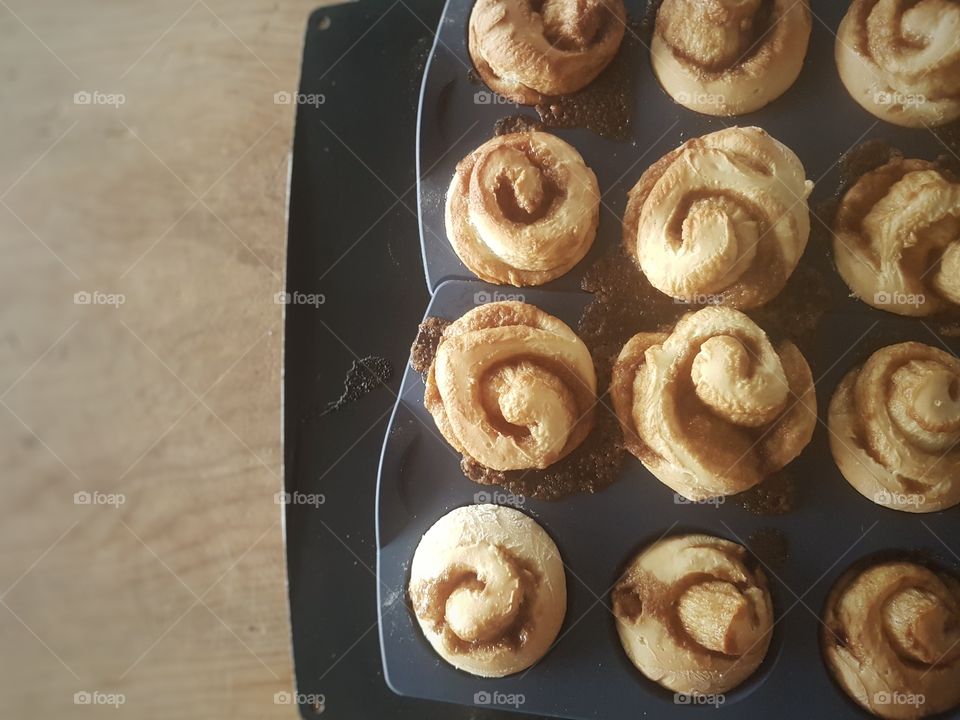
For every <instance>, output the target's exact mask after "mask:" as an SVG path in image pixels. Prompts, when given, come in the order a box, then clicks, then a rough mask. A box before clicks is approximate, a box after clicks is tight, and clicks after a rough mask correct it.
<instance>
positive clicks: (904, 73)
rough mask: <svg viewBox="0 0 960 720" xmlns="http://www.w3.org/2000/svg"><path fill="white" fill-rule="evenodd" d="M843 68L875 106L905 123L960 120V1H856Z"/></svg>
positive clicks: (840, 50)
mask: <svg viewBox="0 0 960 720" xmlns="http://www.w3.org/2000/svg"><path fill="white" fill-rule="evenodd" d="M835 54H836V59H837V69H838V70H839V71H840V78H841V79H842V80H843V84H844V85H846V87H847V91H848V92H849V93H850V95H851V96H852V97H853V99H854V100H856V101H857V102H858V103H859V104H860V105H862V106H863V108H864V109H866V110H867V112H870V113H872V114H873V115H875V116H877V117H878V118H880V119H881V120H886V121H887V122H890V123H894V124H895V125H902V126H905V127H925V126H936V125H943V124H945V123H948V122H952V121H954V120H956V119H958V118H960V2H957V0H919V2H918V1H917V0H853V2H852V3H851V4H850V9H849V10H847V14H846V16H844V18H843V21H842V22H841V23H840V28H839V29H838V31H837V42H836V46H835Z"/></svg>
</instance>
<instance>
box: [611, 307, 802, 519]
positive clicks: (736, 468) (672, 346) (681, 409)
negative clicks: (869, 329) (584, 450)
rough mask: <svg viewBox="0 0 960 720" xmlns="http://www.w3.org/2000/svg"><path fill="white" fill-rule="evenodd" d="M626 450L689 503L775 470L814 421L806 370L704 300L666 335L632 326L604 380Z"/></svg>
mask: <svg viewBox="0 0 960 720" xmlns="http://www.w3.org/2000/svg"><path fill="white" fill-rule="evenodd" d="M610 395H611V398H612V400H613V406H614V409H615V411H616V413H617V417H618V418H619V419H620V424H621V427H622V428H623V432H624V436H625V438H626V443H627V449H628V450H630V452H631V453H633V454H634V455H635V456H636V457H638V458H639V459H640V461H641V462H643V464H644V465H645V466H646V468H647V469H648V470H649V471H650V472H651V473H653V474H654V475H655V476H656V477H657V478H658V479H659V480H660V481H661V482H662V483H664V484H665V485H667V486H668V487H670V488H671V489H673V490H674V491H675V492H677V493H679V494H680V495H682V496H684V497H686V498H689V499H691V500H704V499H707V498H711V497H718V496H725V495H733V494H736V493H739V492H743V491H744V490H747V489H749V488H751V487H753V486H754V485H756V484H757V483H759V482H761V481H763V480H764V479H765V478H766V477H768V476H770V475H772V474H773V473H775V472H776V471H778V470H780V469H781V468H783V467H784V466H785V465H787V463H789V462H790V461H791V460H793V459H794V458H795V457H796V456H797V455H799V454H800V452H801V451H802V450H803V449H804V448H805V447H806V446H807V444H808V443H809V442H810V439H811V438H812V437H813V431H814V428H815V426H816V422H817V402H816V394H815V391H814V385H813V377H812V375H811V373H810V367H809V366H808V365H807V362H806V360H805V359H804V357H803V355H802V354H801V353H800V351H799V350H798V349H797V347H796V346H795V345H794V344H793V343H791V342H787V341H784V342H782V343H780V345H779V346H778V347H776V348H775V347H774V346H773V344H772V343H771V342H770V340H769V338H767V336H766V334H765V333H764V332H763V331H762V330H761V329H760V328H759V327H757V325H756V324H754V322H753V321H752V320H750V318H748V317H747V316H746V315H744V314H743V313H741V312H738V311H737V310H731V309H730V308H722V307H711V308H705V309H703V310H699V311H697V312H695V313H690V314H688V315H685V316H684V317H683V318H681V319H680V321H679V322H678V323H677V325H676V327H674V329H673V331H672V332H670V333H669V334H666V333H639V334H637V335H635V336H634V337H633V338H632V339H631V340H630V341H629V342H627V344H626V345H625V346H624V348H623V350H622V351H621V352H620V355H619V357H618V358H617V361H616V363H615V365H614V367H613V380H612V382H611V385H610Z"/></svg>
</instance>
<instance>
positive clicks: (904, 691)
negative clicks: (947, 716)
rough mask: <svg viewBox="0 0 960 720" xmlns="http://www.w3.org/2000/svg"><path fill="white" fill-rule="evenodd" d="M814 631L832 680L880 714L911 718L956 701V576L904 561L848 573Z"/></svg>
mask: <svg viewBox="0 0 960 720" xmlns="http://www.w3.org/2000/svg"><path fill="white" fill-rule="evenodd" d="M824 620H825V622H824V627H823V630H822V632H821V637H822V642H823V652H824V657H825V659H826V662H827V666H828V667H829V668H830V671H831V672H832V673H833V676H834V677H835V678H836V680H837V682H838V683H840V686H841V687H842V688H843V689H844V691H846V693H847V694H848V695H849V696H850V697H851V698H853V699H854V700H855V701H856V702H857V703H858V704H859V705H861V706H862V707H863V708H864V709H866V710H868V711H869V712H871V713H873V714H874V715H878V716H880V717H882V718H891V719H892V720H913V719H914V718H922V717H926V716H927V715H934V714H936V713H941V712H945V711H947V710H950V709H952V708H955V707H956V706H957V705H958V704H960V582H958V581H957V579H956V578H955V577H954V576H953V575H950V574H949V573H946V572H940V571H937V570H935V569H932V568H928V567H925V566H923V565H919V564H917V563H914V562H908V561H905V560H904V561H887V562H878V563H874V564H871V565H869V566H867V567H857V568H854V569H852V570H849V571H847V572H846V573H845V574H844V575H843V576H842V577H841V578H840V579H839V580H838V581H837V583H836V585H834V587H833V589H832V590H831V591H830V595H829V597H828V598H827V608H826V616H825V618H824Z"/></svg>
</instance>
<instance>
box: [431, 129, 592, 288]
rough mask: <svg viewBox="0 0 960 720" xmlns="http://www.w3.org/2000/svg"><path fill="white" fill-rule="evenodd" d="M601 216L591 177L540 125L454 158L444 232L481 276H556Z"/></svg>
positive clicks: (584, 246)
mask: <svg viewBox="0 0 960 720" xmlns="http://www.w3.org/2000/svg"><path fill="white" fill-rule="evenodd" d="M599 222H600V189H599V186H598V185H597V177H596V175H594V174H593V171H592V170H591V169H590V168H588V167H587V166H586V165H585V164H584V162H583V158H582V157H580V154H579V153H578V152H577V151H576V150H575V149H574V148H573V147H572V146H571V145H568V144H567V143H565V142H564V141H563V140H561V139H560V138H558V137H556V136H554V135H551V134H549V133H543V132H521V133H510V134H507V135H500V136H498V137H495V138H493V139H492V140H489V141H487V142H485V143H484V144H483V145H481V146H480V147H479V148H477V149H476V150H474V151H473V152H472V153H470V154H469V155H468V156H467V157H466V158H464V159H463V160H462V161H461V162H460V163H459V164H458V165H457V170H456V173H455V174H454V176H453V181H452V182H451V183H450V189H449V190H448V191H447V205H446V226H447V236H448V237H449V238H450V242H451V244H452V245H453V249H454V251H455V252H456V253H457V256H458V257H459V258H460V259H461V260H462V261H463V264H464V265H466V266H467V267H468V268H469V269H470V270H471V271H472V272H473V273H474V274H476V275H477V277H479V278H480V279H481V280H486V281H488V282H493V283H499V284H509V285H516V286H525V285H542V284H543V283H545V282H549V281H550V280H554V279H555V278H558V277H560V276H561V275H563V274H564V273H566V272H567V271H568V270H570V269H571V268H572V267H573V266H574V265H576V264H577V263H578V262H580V260H581V259H582V258H583V256H584V255H586V254H587V251H588V250H589V249H590V246H591V245H593V240H594V238H595V237H596V235H597V225H598V223H599Z"/></svg>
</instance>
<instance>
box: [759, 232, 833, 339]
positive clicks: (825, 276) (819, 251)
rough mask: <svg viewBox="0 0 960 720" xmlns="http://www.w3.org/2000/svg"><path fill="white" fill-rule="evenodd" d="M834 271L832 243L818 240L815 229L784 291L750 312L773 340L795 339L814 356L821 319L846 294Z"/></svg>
mask: <svg viewBox="0 0 960 720" xmlns="http://www.w3.org/2000/svg"><path fill="white" fill-rule="evenodd" d="M821 228H822V226H821ZM831 272H832V271H831V258H830V250H829V243H828V242H822V243H821V242H818V241H817V240H816V233H815V234H814V236H811V243H810V245H809V246H808V247H807V254H806V256H805V259H804V260H803V261H801V263H800V264H799V265H798V266H797V269H796V270H794V272H793V274H792V275H791V276H790V279H789V280H787V284H786V286H785V287H784V288H783V290H781V291H780V294H778V295H777V296H776V297H775V298H773V300H771V301H770V302H768V303H767V304H766V305H762V306H760V307H758V308H754V309H752V310H747V311H746V312H747V315H749V316H750V318H751V319H752V320H753V321H754V322H755V323H757V325H759V326H760V327H761V328H762V329H763V330H764V332H766V333H767V335H768V336H770V338H771V339H772V340H774V341H776V340H779V339H784V338H787V339H790V340H793V341H794V342H796V344H797V346H798V347H799V348H800V350H801V352H803V353H804V355H805V356H806V357H810V355H811V354H812V353H813V352H814V351H815V350H816V337H815V333H816V330H817V327H818V326H819V324H820V321H821V320H822V319H823V317H824V315H826V313H827V311H828V310H830V308H832V307H836V305H837V303H839V302H841V301H842V300H843V297H844V294H843V291H842V290H840V289H839V286H838V285H837V284H836V283H833V282H832V281H831Z"/></svg>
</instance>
